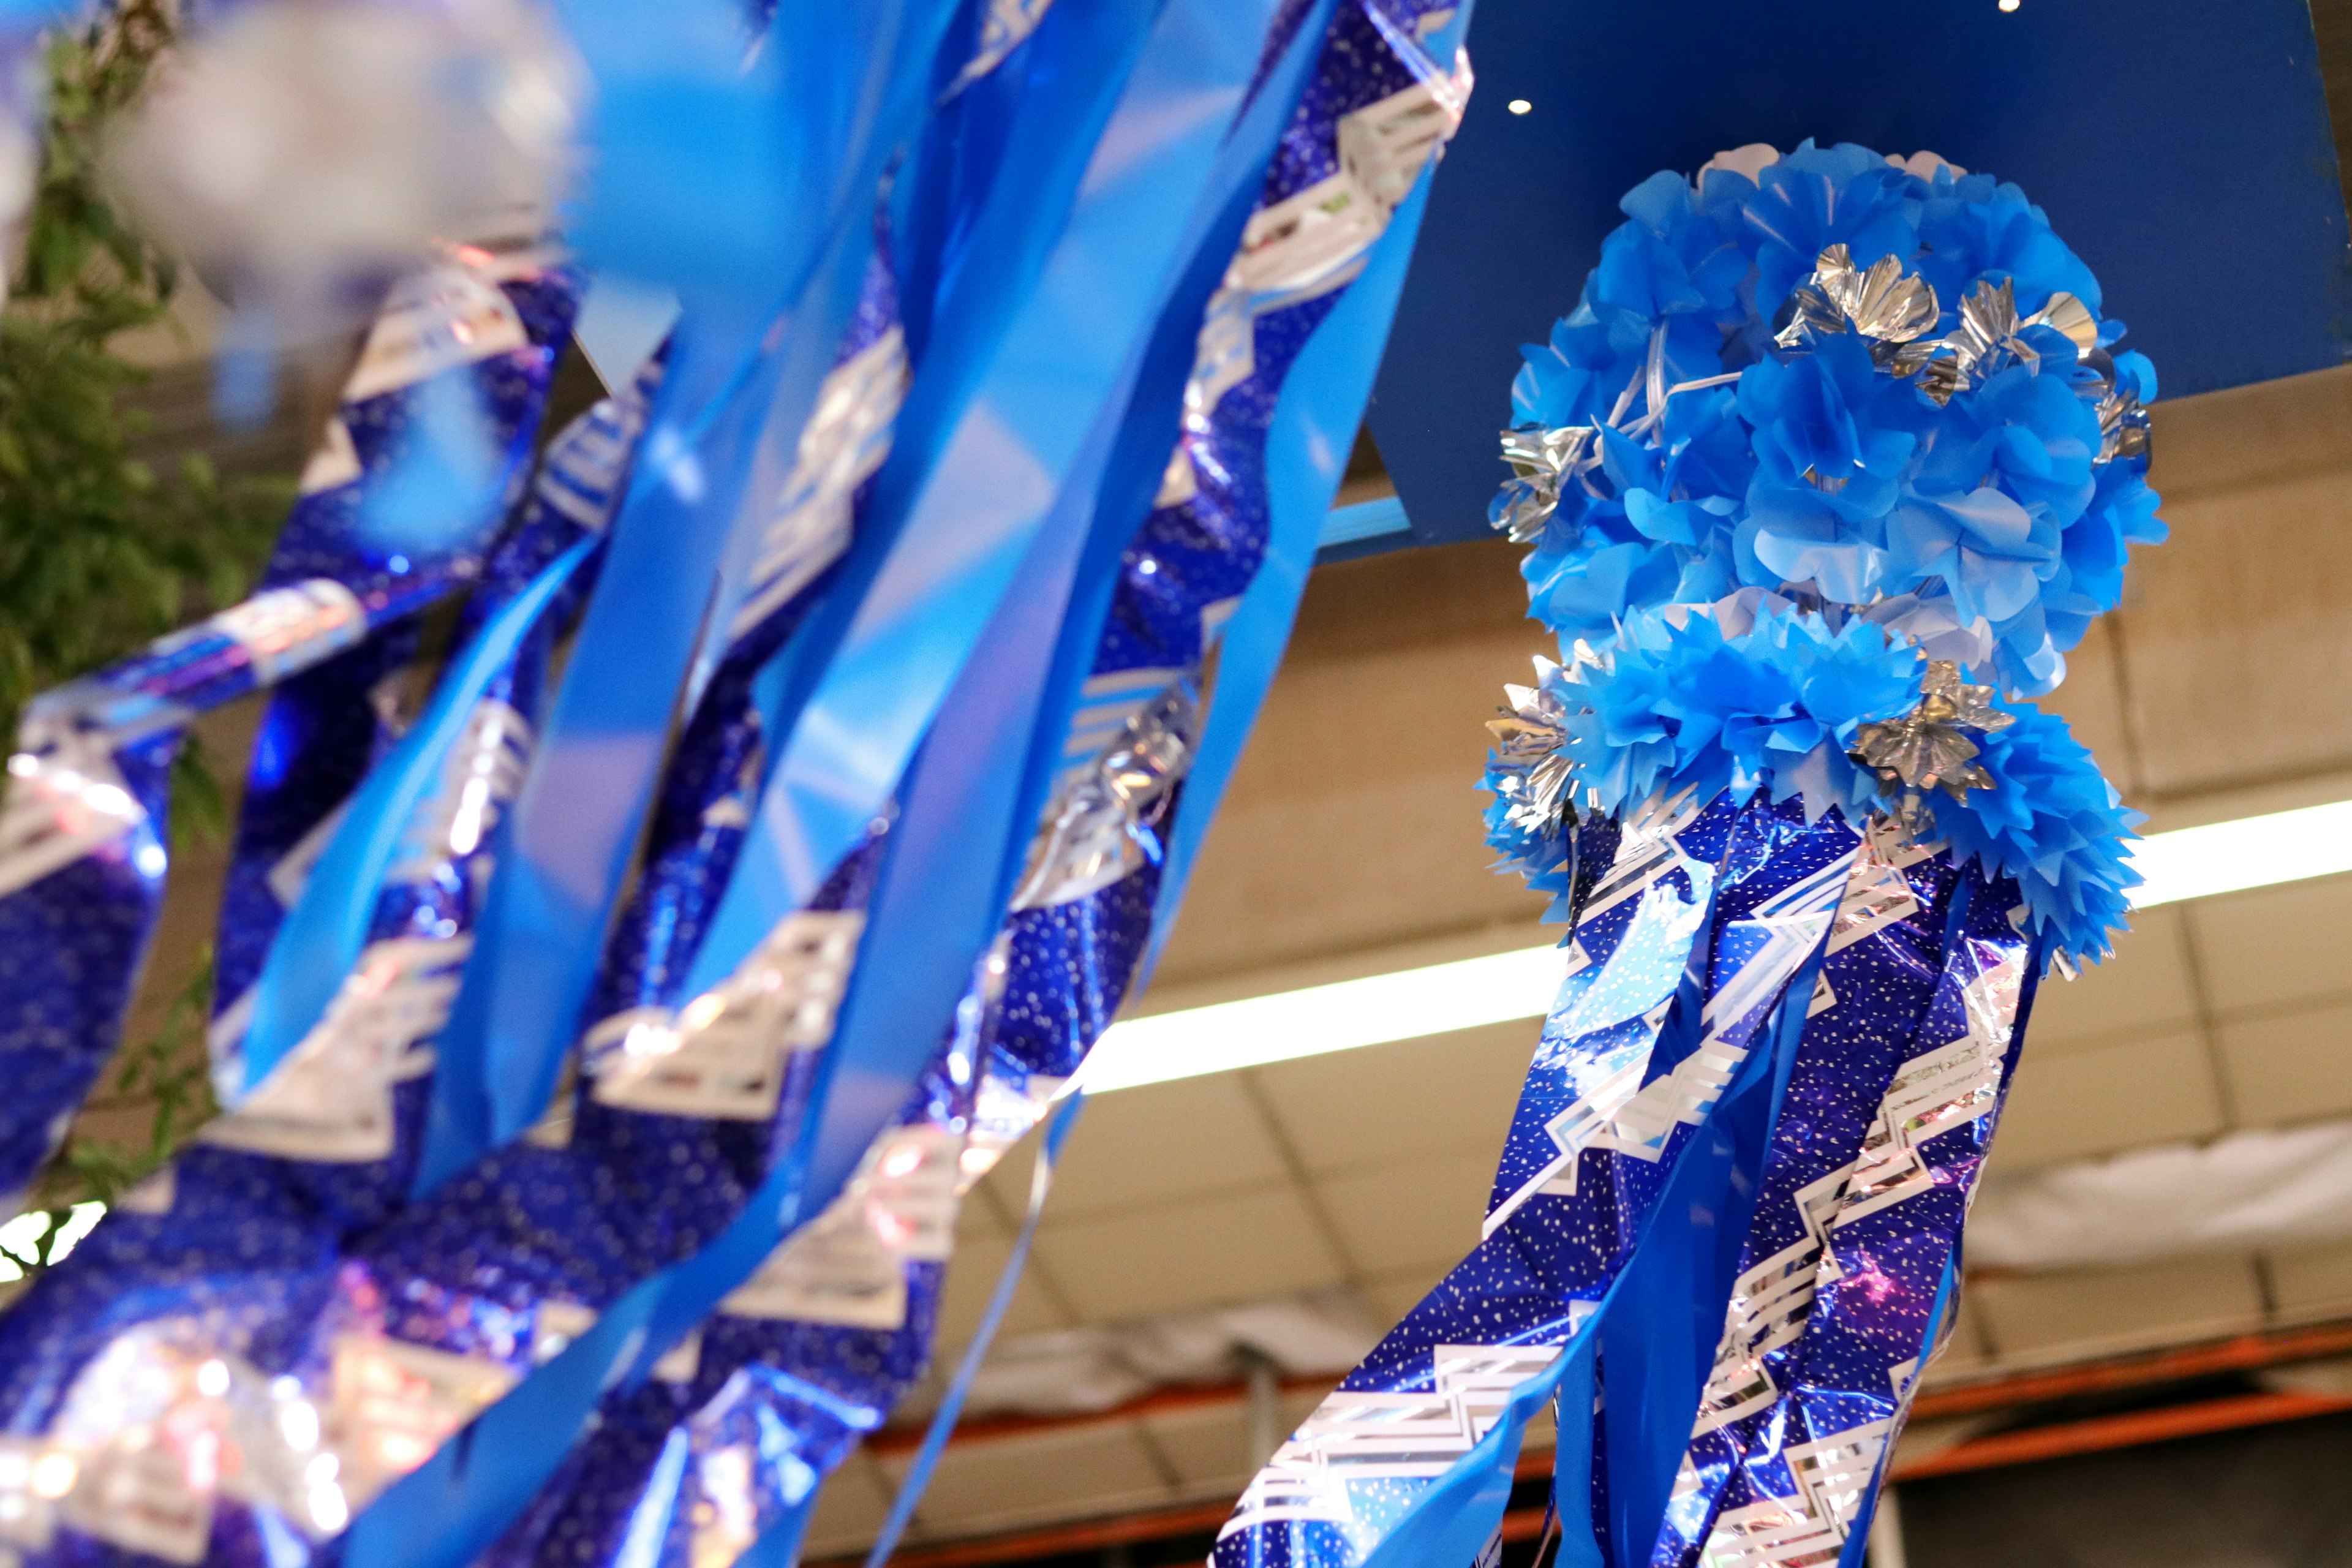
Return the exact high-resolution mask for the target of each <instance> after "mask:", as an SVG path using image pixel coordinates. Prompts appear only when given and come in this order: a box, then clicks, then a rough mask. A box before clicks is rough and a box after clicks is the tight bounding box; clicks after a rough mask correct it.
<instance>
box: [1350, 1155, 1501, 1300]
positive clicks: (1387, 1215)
mask: <svg viewBox="0 0 2352 1568" xmlns="http://www.w3.org/2000/svg"><path fill="white" fill-rule="evenodd" d="M1495 1162H1496V1152H1495V1151H1494V1150H1491V1149H1486V1150H1477V1151H1472V1152H1462V1153H1456V1154H1441V1155H1435V1156H1432V1157H1426V1158H1422V1159H1409V1160H1393V1161H1391V1162H1389V1163H1386V1164H1381V1165H1373V1166H1368V1167H1365V1168H1362V1169H1360V1170H1358V1171H1356V1172H1354V1173H1351V1174H1349V1175H1344V1176H1329V1177H1326V1178H1324V1179H1323V1180H1321V1181H1319V1182H1318V1183H1317V1184H1316V1190H1317V1192H1318V1194H1320V1195H1321V1198H1322V1201H1323V1206H1324V1211H1325V1212H1326V1213H1328V1215H1330V1216H1331V1220H1332V1223H1333V1224H1334V1225H1336V1226H1338V1227H1339V1237H1340V1240H1341V1242H1342V1244H1343V1245H1344V1246H1345V1247H1347V1249H1348V1257H1349V1261H1350V1262H1352V1263H1353V1264H1354V1265H1355V1266H1356V1267H1357V1268H1358V1269H1360V1270H1361V1271H1362V1272H1363V1273H1364V1274H1366V1275H1381V1274H1396V1273H1402V1272H1404V1271H1406V1270H1409V1269H1417V1268H1434V1269H1437V1270H1440V1271H1443V1270H1444V1269H1446V1268H1452V1267H1453V1266H1454V1264H1456V1263H1458V1262H1460V1261H1461V1260H1462V1258H1463V1256H1464V1255H1465V1253H1467V1252H1468V1251H1469V1250H1470V1249H1471V1248H1472V1247H1475V1246H1477V1245H1478V1226H1479V1221H1480V1220H1481V1219H1482V1218H1484V1217H1485V1215H1486V1198H1487V1194H1489V1193H1490V1192H1491V1191H1492V1190H1493V1188H1494V1184H1495Z"/></svg>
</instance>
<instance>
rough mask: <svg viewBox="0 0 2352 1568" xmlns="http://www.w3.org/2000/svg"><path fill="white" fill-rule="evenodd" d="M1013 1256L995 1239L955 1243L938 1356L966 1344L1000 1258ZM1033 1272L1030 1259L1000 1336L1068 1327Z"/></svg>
mask: <svg viewBox="0 0 2352 1568" xmlns="http://www.w3.org/2000/svg"><path fill="white" fill-rule="evenodd" d="M1012 1256H1013V1244H1012V1243H1010V1242H1008V1241H1003V1240H1001V1239H999V1238H998V1237H991V1236H979V1237H960V1238H959V1239H958V1241H957V1243H956V1250H955V1257H954V1258H951V1259H950V1261H949V1263H948V1279H947V1289H945V1290H944V1291H942V1292H941V1293H940V1331H939V1346H940V1354H941V1355H942V1356H944V1355H949V1354H952V1353H953V1352H956V1351H959V1350H961V1349H962V1347H963V1346H964V1345H966V1344H968V1343H970V1342H971V1332H972V1330H973V1329H974V1328H976V1327H977V1326H978V1325H979V1323H980V1315H981V1313H982V1311H984V1310H986V1309H987V1306H988V1298H989V1296H990V1294H991V1293H992V1291H994V1290H995V1289H996V1281H997V1278H998V1276H1000V1275H1001V1274H1003V1272H1004V1262H1005V1259H1006V1258H1010V1257H1012ZM1034 1269H1035V1262H1034V1258H1033V1259H1032V1261H1031V1268H1030V1269H1029V1270H1027V1271H1025V1272H1024V1278H1023V1279H1022V1281H1021V1288H1020V1289H1018V1290H1016V1291H1015V1292H1013V1306H1012V1308H1011V1309H1010V1310H1008V1311H1007V1312H1006V1313H1005V1314H1004V1326H1003V1329H1002V1330H1001V1331H999V1333H1000V1337H1002V1336H1004V1335H1013V1334H1027V1333H1035V1332H1037V1331H1040V1330H1044V1329H1066V1328H1068V1327H1070V1326H1071V1325H1070V1323H1069V1322H1068V1321H1067V1320H1066V1318H1065V1316H1064V1315H1063V1313H1062V1311H1061V1310H1060V1309H1058V1308H1057V1307H1055V1304H1054V1300H1053V1297H1052V1295H1051V1294H1050V1293H1048V1292H1047V1291H1045V1289H1042V1288H1041V1287H1040V1286H1039V1284H1038V1281H1037V1279H1036V1276H1035V1272H1034Z"/></svg>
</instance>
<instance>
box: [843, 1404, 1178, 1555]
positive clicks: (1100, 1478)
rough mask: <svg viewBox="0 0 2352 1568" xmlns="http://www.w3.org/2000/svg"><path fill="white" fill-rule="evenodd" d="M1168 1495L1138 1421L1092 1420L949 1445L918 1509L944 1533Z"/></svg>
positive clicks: (933, 1532)
mask: <svg viewBox="0 0 2352 1568" xmlns="http://www.w3.org/2000/svg"><path fill="white" fill-rule="evenodd" d="M905 1463H906V1460H905V1459H904V1458H893V1459H892V1460H891V1461H889V1462H888V1467H887V1468H889V1469H890V1470H891V1471H892V1472H893V1473H894V1474H896V1473H898V1472H900V1471H902V1470H903V1468H904V1466H905ZM1170 1500H1171V1491H1170V1489H1169V1486H1168V1483H1167V1481H1166V1479H1164V1478H1163V1476H1162V1475H1161V1473H1160V1467H1159V1466H1158V1465H1157V1464H1155V1463H1154V1462H1153V1460H1152V1458H1151V1453H1150V1449H1148V1448H1146V1447H1144V1444H1143V1440H1142V1437H1141V1436H1140V1434H1139V1431H1138V1429H1137V1427H1136V1426H1134V1424H1133V1423H1131V1422H1112V1421H1090V1422H1087V1423H1086V1424H1084V1425H1083V1426H1071V1427H1064V1428H1061V1429H1059V1430H1055V1431H1051V1432H1040V1433H1034V1434H1031V1435H1028V1436H1018V1437H992V1438H989V1439H988V1440H986V1441H984V1442H976V1443H956V1444H951V1445H950V1446H949V1447H948V1450H947V1452H946V1454H945V1455H943V1456H942V1457H941V1458H940V1468H939V1470H938V1472H937V1473H936V1474H935V1475H933V1477H932V1478H931V1484H930V1486H929V1489H926V1490H925V1491H924V1493H923V1501H922V1506H921V1509H920V1510H919V1511H920V1514H921V1518H922V1521H923V1534H924V1536H925V1538H926V1539H929V1540H944V1539H952V1538H954V1537H958V1536H964V1535H982V1534H986V1533H989V1532H990V1531H999V1530H1011V1529H1015V1528H1018V1527H1020V1526H1022V1525H1025V1524H1038V1523H1044V1522H1046V1521H1053V1520H1063V1519H1082V1518H1087V1517H1089V1516H1094V1515H1101V1514H1111V1513H1121V1512H1126V1511H1129V1510H1142V1509H1150V1508H1156V1507H1159V1506H1160V1505H1162V1504H1164V1503H1167V1502H1168V1501H1170Z"/></svg>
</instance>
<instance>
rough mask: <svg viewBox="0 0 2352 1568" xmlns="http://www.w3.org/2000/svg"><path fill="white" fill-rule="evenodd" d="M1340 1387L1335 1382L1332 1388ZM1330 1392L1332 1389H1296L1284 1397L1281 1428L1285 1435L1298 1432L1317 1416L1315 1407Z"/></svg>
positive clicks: (1335, 1381)
mask: <svg viewBox="0 0 2352 1568" xmlns="http://www.w3.org/2000/svg"><path fill="white" fill-rule="evenodd" d="M1338 1386H1339V1383H1338V1382H1337V1380H1334V1381H1333V1383H1332V1384H1331V1387H1332V1388H1337V1387H1338ZM1330 1392H1331V1389H1330V1388H1294V1389H1291V1390H1290V1391H1289V1392H1287V1393H1286V1394H1284V1395H1283V1396H1282V1422H1281V1426H1282V1430H1283V1432H1284V1434H1285V1435H1286V1436H1287V1435H1288V1434H1290V1433H1293V1432H1296V1431H1297V1430H1298V1428H1299V1426H1301V1425H1303V1424H1304V1423H1305V1421H1306V1420H1307V1417H1308V1416H1309V1415H1314V1414H1315V1407H1316V1406H1317V1405H1320V1404H1322V1403H1323V1401H1324V1399H1325V1397H1326V1396H1328V1394H1330Z"/></svg>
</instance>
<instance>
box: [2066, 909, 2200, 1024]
mask: <svg viewBox="0 0 2352 1568" xmlns="http://www.w3.org/2000/svg"><path fill="white" fill-rule="evenodd" d="M2185 934H2186V932H2185V928H2184V926H2183V924H2182V919H2181V911H2180V910H2179V908H2177V907H2161V908H2158V909H2153V910H2148V911H2147V913H2145V914H2138V915H2134V916H2133V917H2132V929H2131V930H2130V931H2126V932H2124V933H2123V934H2122V935H2121V936H2119V937H2117V938H2116V951H2115V955H2114V956H2113V957H2111V958H2109V959H2108V960H2107V961H2106V962H2105V963H2086V964H2084V966H2083V970H2082V973H2080V974H2079V975H2077V976H2076V977H2075V978H2074V979H2073V980H2067V979H2064V978H2063V977H2062V976H2060V975H2059V974H2057V973H2055V972H2053V973H2051V974H2050V975H2049V976H2048V977H2047V978H2045V979H2044V980H2043V981H2042V984H2041V987H2040V989H2039V990H2037V991H2036V992H2035V993H2034V997H2033V1016H2032V1020H2031V1021H2030V1022H2029V1023H2028V1025H2027V1026H2026V1031H2025V1045H2026V1052H2027V1055H2028V1057H2029V1058H2032V1057H2041V1056H2046V1055H2048V1054H2050V1053H2051V1052H2053V1051H2063V1050H2070V1049H2072V1048H2073V1047H2074V1046H2076V1045H2078V1044H2081V1043H2082V1042H2084V1041H2086V1040H2097V1041H2102V1042H2106V1041H2113V1040H2115V1039H2116V1038H2117V1037H2120V1036H2146V1035H2152V1034H2156V1033H2158V1032H2159V1031H2161V1030H2165V1029H2177V1028H2180V1027H2183V1026H2187V1025H2189V1024H2190V1023H2191V1022H2193V1021H2194V1019H2195V1017H2196V1014H2197V1002H2196V997H2195V994H2193V992H2192V991H2191V990H2190V988H2189V963H2188V954H2187V952H2186V950H2185V948H2184V946H2183V942H2184V937H2185Z"/></svg>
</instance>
